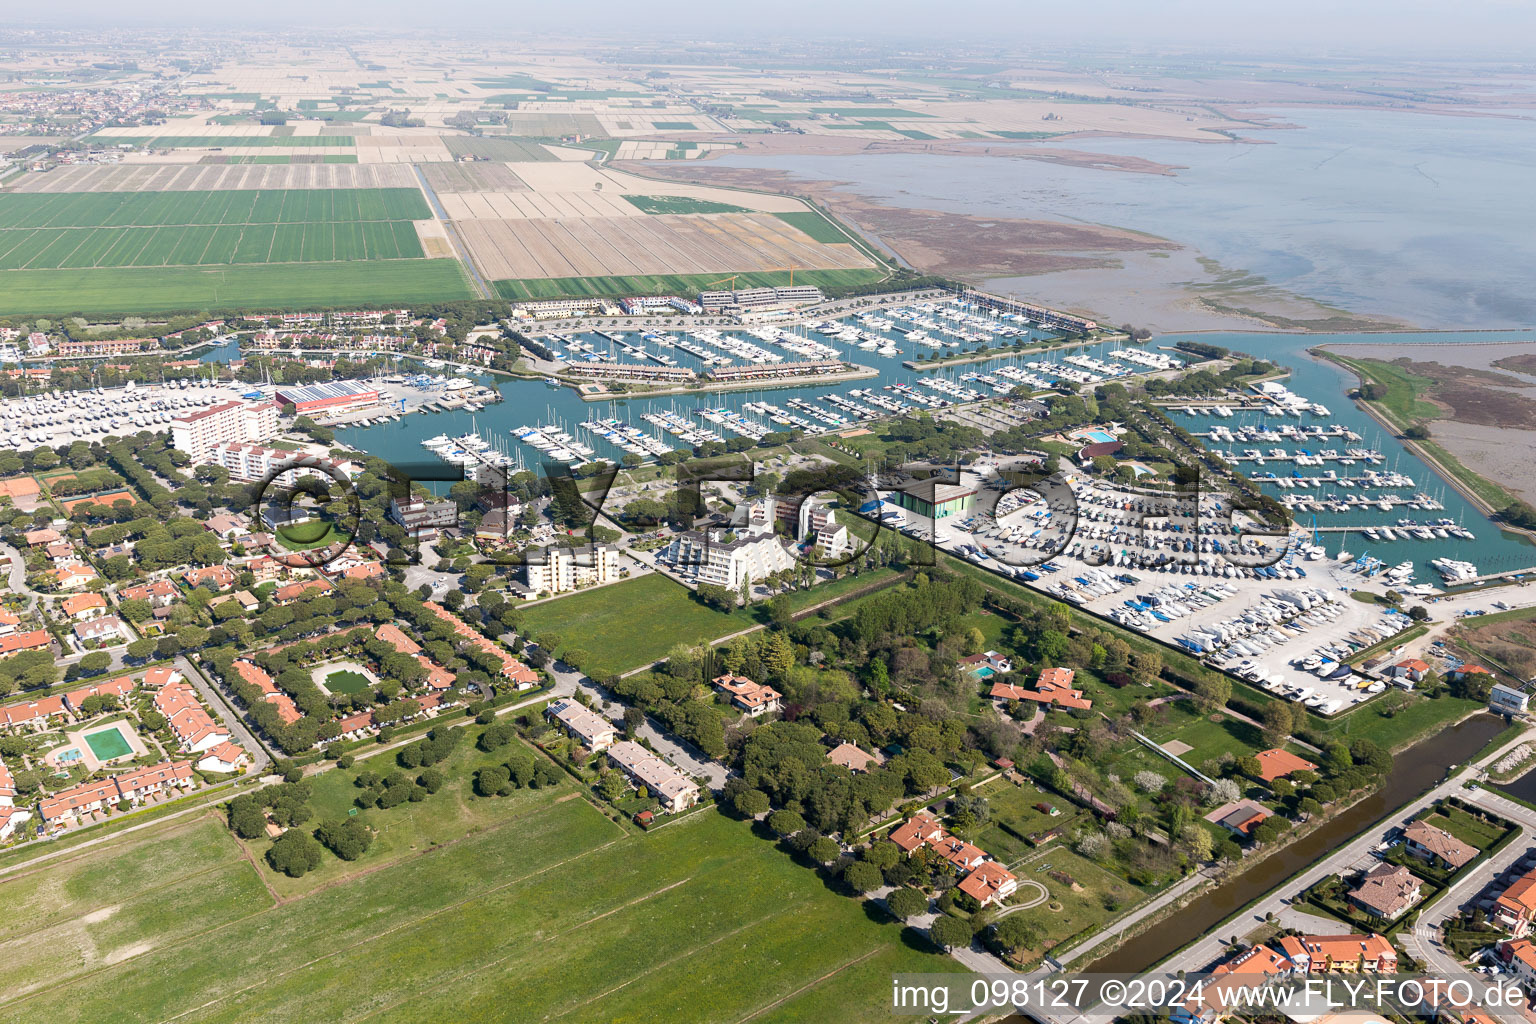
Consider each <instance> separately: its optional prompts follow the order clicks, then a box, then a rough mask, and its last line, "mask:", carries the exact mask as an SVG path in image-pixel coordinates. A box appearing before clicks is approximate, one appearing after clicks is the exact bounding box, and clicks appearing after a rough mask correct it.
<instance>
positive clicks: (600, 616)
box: [521, 573, 756, 678]
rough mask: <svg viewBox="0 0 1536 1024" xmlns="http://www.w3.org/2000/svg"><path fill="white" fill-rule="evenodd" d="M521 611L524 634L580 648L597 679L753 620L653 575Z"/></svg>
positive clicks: (563, 648)
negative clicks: (697, 598)
mask: <svg viewBox="0 0 1536 1024" xmlns="http://www.w3.org/2000/svg"><path fill="white" fill-rule="evenodd" d="M521 614H522V618H523V629H522V632H523V633H524V634H525V635H528V636H532V637H534V638H535V639H537V638H538V637H539V636H540V635H541V634H544V633H556V634H558V635H559V637H560V648H559V652H565V651H570V650H575V649H576V648H583V649H585V650H586V651H587V652H588V653H589V654H590V655H591V659H590V662H589V663H588V664H587V665H584V666H583V667H584V668H586V670H587V672H588V674H589V675H592V676H594V677H597V678H602V677H603V676H606V675H611V674H613V673H617V672H626V671H628V670H629V669H632V668H639V667H641V666H642V665H649V664H650V663H651V662H653V661H656V660H657V659H659V658H664V657H666V654H667V652H668V651H669V650H671V649H672V645H673V644H679V643H686V644H700V643H704V642H706V641H709V640H714V639H716V638H718V637H722V636H726V635H728V634H730V633H735V632H737V631H738V630H742V629H747V628H749V627H751V626H753V625H755V624H756V623H755V622H754V621H753V619H752V617H751V616H750V615H748V614H747V613H746V612H745V611H742V610H737V611H736V612H735V613H733V614H731V615H726V614H724V613H723V612H717V611H714V610H713V609H710V608H706V607H705V606H704V605H702V604H700V603H699V602H697V601H695V600H694V599H693V596H692V595H691V593H690V592H689V591H688V590H687V589H686V588H685V587H683V586H681V585H679V584H677V583H674V582H672V581H671V580H669V579H667V578H666V577H665V576H662V575H660V574H658V573H651V574H649V575H646V576H640V577H637V578H636V579H632V580H626V581H624V582H623V583H614V584H611V585H610V586H606V587H597V588H595V589H592V590H586V591H581V592H579V593H575V594H571V595H569V596H567V597H560V598H556V599H555V600H553V601H546V602H544V603H542V604H536V605H534V606H533V607H531V608H527V609H524V610H523V612H522V613H521ZM559 652H557V653H559Z"/></svg>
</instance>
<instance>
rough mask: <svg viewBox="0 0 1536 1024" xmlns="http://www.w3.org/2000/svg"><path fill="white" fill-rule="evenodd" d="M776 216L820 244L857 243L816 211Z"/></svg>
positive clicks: (778, 214)
mask: <svg viewBox="0 0 1536 1024" xmlns="http://www.w3.org/2000/svg"><path fill="white" fill-rule="evenodd" d="M774 216H775V217H777V218H779V220H782V221H783V222H784V223H786V224H788V225H789V226H790V227H793V228H796V229H798V230H800V231H803V232H805V233H806V234H807V235H810V236H811V238H813V239H815V240H816V241H818V242H825V243H828V244H833V245H835V244H837V243H839V242H845V243H846V242H853V241H855V240H854V239H852V238H849V237H848V233H847V232H845V231H844V230H843V229H842V228H840V227H838V226H837V225H836V224H833V223H832V222H831V221H829V220H827V218H825V217H823V216H822V215H821V214H819V213H817V212H816V211H814V210H803V211H800V212H798V213H776V214H774Z"/></svg>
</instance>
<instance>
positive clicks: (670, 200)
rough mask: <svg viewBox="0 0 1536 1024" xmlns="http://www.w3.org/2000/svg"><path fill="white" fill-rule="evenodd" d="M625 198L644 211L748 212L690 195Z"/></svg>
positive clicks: (744, 208)
mask: <svg viewBox="0 0 1536 1024" xmlns="http://www.w3.org/2000/svg"><path fill="white" fill-rule="evenodd" d="M624 200H625V201H626V202H628V203H629V204H630V205H631V206H633V207H635V208H636V209H637V210H640V211H641V212H642V213H746V212H747V208H746V207H745V206H732V205H731V204H730V203H716V202H711V201H710V200H708V199H691V198H689V197H688V196H625V197H624Z"/></svg>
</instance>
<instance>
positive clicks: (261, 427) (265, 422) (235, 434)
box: [171, 401, 277, 465]
mask: <svg viewBox="0 0 1536 1024" xmlns="http://www.w3.org/2000/svg"><path fill="white" fill-rule="evenodd" d="M276 433H277V406H276V405H273V404H272V403H271V402H266V401H262V402H246V401H233V402H221V403H219V404H218V405H211V406H209V407H208V408H206V409H198V410H196V411H193V412H186V413H182V414H181V415H180V416H177V417H176V418H175V419H173V420H171V445H172V446H173V447H175V448H176V449H177V450H178V451H183V452H186V453H187V455H188V456H190V457H191V459H192V462H193V463H194V464H197V465H202V464H203V463H205V462H208V461H209V459H210V457H211V455H212V454H213V451H214V449H215V448H216V447H217V446H219V445H221V444H231V443H233V444H248V443H251V442H253V441H265V440H266V439H267V438H269V437H272V436H273V435H274V434H276Z"/></svg>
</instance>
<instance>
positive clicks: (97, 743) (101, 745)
mask: <svg viewBox="0 0 1536 1024" xmlns="http://www.w3.org/2000/svg"><path fill="white" fill-rule="evenodd" d="M85 742H86V743H88V744H90V747H91V753H93V754H95V755H96V760H98V761H101V762H103V763H105V762H107V761H111V760H112V759H113V758H118V757H122V756H123V755H124V754H131V753H133V748H132V747H130V746H129V745H128V740H127V738H126V737H124V736H123V734H122V733H121V732H119V731H118V728H117V726H115V725H114V726H113V727H112V728H110V729H103V730H101V731H100V732H92V733H86V735H85Z"/></svg>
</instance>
